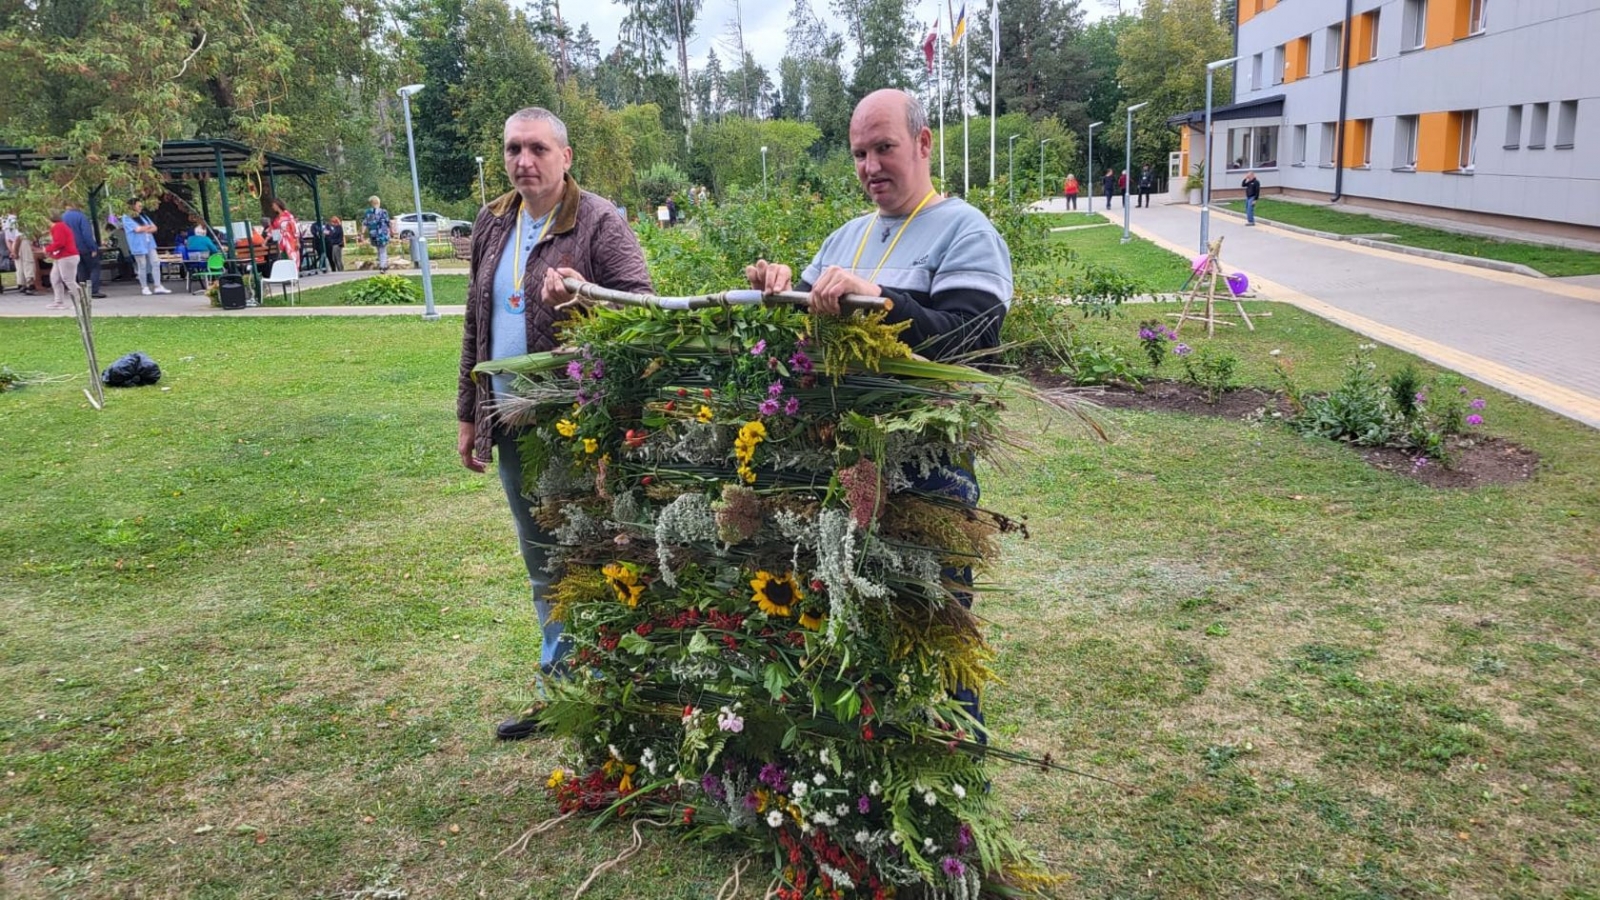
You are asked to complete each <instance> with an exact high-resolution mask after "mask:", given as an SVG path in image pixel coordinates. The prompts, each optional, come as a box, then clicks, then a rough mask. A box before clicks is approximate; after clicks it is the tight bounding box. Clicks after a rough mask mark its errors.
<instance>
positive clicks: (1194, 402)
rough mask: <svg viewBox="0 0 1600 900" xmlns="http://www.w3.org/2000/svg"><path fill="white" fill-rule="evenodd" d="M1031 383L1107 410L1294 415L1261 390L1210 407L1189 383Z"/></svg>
mask: <svg viewBox="0 0 1600 900" xmlns="http://www.w3.org/2000/svg"><path fill="white" fill-rule="evenodd" d="M1028 380H1029V381H1032V382H1033V383H1034V385H1036V386H1038V387H1041V388H1055V389H1059V388H1066V387H1071V388H1072V392H1073V395H1074V396H1078V397H1083V398H1084V399H1086V400H1092V401H1093V402H1095V403H1097V404H1099V405H1101V406H1104V407H1106V408H1107V409H1137V410H1150V411H1154V412H1173V413H1186V414H1188V415H1191V416H1218V417H1221V418H1224V419H1242V418H1244V417H1246V416H1250V415H1254V414H1255V413H1256V412H1257V411H1259V410H1262V409H1265V410H1268V411H1269V412H1270V411H1272V410H1277V411H1278V412H1281V413H1284V414H1288V413H1289V411H1290V410H1289V406H1288V401H1286V400H1285V399H1284V398H1283V397H1282V396H1280V395H1278V394H1275V393H1269V392H1267V391H1263V390H1261V389H1259V388H1241V389H1239V390H1236V391H1228V392H1227V393H1225V394H1223V395H1222V396H1220V397H1218V398H1217V402H1216V403H1208V402H1206V392H1205V391H1204V390H1202V389H1201V388H1199V387H1197V386H1195V385H1192V384H1190V383H1188V382H1186V381H1147V382H1145V383H1144V387H1143V389H1142V390H1136V389H1134V388H1130V387H1127V386H1125V385H1095V386H1093V387H1075V386H1073V383H1072V377H1071V376H1070V375H1055V374H1051V373H1048V372H1030V373H1029V374H1028Z"/></svg>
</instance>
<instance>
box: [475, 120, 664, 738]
mask: <svg viewBox="0 0 1600 900" xmlns="http://www.w3.org/2000/svg"><path fill="white" fill-rule="evenodd" d="M503 149H504V151H505V164H506V177H507V178H509V179H510V180H511V185H512V190H511V191H510V192H509V193H507V194H505V195H504V196H501V197H497V198H495V200H494V201H492V202H491V203H489V204H488V205H487V206H485V207H484V208H483V209H482V210H481V211H479V213H478V219H477V221H476V222H475V223H474V224H473V227H472V256H471V266H472V269H471V275H470V277H469V283H468V286H467V321H466V329H465V331H464V333H463V334H462V337H461V371H460V374H459V377H458V378H457V388H456V419H457V421H458V422H459V433H458V437H457V441H456V450H457V452H458V453H460V454H461V463H462V465H464V466H466V467H467V468H469V469H471V470H472V471H474V472H482V471H484V470H485V468H486V466H487V464H488V463H489V462H490V461H491V460H492V459H493V458H494V457H498V460H497V467H498V469H499V474H500V485H501V487H503V488H504V489H505V493H506V500H507V501H508V502H509V503H510V504H511V514H512V518H513V519H514V520H515V522H516V527H517V543H518V546H519V547H520V548H521V550H522V561H523V563H524V564H525V565H526V566H527V569H528V580H529V582H530V583H531V585H532V588H533V605H534V610H535V611H536V612H537V614H538V616H539V625H540V627H541V628H542V630H543V635H542V639H541V647H540V654H539V665H540V669H541V670H542V671H543V672H544V673H545V674H546V675H550V674H559V671H560V667H561V663H562V658H563V657H564V656H565V655H566V651H567V642H566V641H564V640H563V639H562V634H561V623H560V622H554V621H551V619H550V604H549V603H548V602H547V601H546V600H545V593H546V591H547V590H548V589H549V586H550V583H551V581H552V580H553V577H552V575H551V574H550V573H549V572H547V571H546V570H545V566H546V564H547V563H548V561H549V560H548V554H547V551H546V548H547V547H549V546H550V545H551V544H554V543H555V540H554V538H552V537H551V536H550V535H549V534H548V533H546V532H545V531H544V529H542V528H540V527H539V525H538V523H537V522H535V521H534V519H533V515H532V500H531V499H530V498H529V497H528V496H527V495H525V494H524V493H523V492H522V460H521V458H520V457H519V455H518V453H517V436H518V429H517V427H516V426H515V425H509V424H507V423H503V422H499V421H496V418H495V415H494V412H493V403H494V395H495V394H497V393H505V392H506V391H507V390H508V389H509V387H510V380H509V379H508V378H506V377H504V376H495V378H494V379H492V380H491V381H490V382H489V383H479V382H477V381H474V380H473V377H472V368H473V367H474V366H476V365H477V364H478V363H480V362H482V361H484V360H487V359H504V358H506V357H508V356H520V355H522V354H524V353H538V352H540V351H543V350H551V349H554V347H555V346H556V332H555V329H556V323H557V322H559V321H560V320H561V319H562V318H563V317H564V316H565V315H566V314H565V312H563V311H561V310H559V309H557V307H559V306H561V305H563V304H565V303H568V302H569V301H571V300H572V299H573V297H572V294H571V293H570V292H568V291H567V290H566V288H565V287H564V286H563V285H562V283H561V280H562V278H564V277H570V278H578V279H582V280H584V281H591V282H594V283H596V284H599V285H601V286H602V287H608V288H615V289H618V290H624V291H632V292H635V293H652V291H651V287H650V273H649V272H648V271H647V270H646V268H645V262H644V252H643V251H642V250H641V249H640V248H639V241H638V239H637V238H636V237H634V234H633V231H632V229H630V228H629V227H628V223H626V222H624V221H623V220H622V217H621V216H620V215H618V214H617V209H616V206H615V205H613V204H612V203H611V201H609V200H606V199H604V198H603V197H598V196H596V195H594V194H591V193H589V192H588V191H585V190H581V189H580V188H579V187H578V182H577V181H575V180H573V178H572V176H571V175H570V174H569V173H568V170H569V169H570V168H571V167H572V147H571V146H570V145H569V144H568V143H567V126H566V125H565V124H564V123H563V122H562V121H561V120H560V119H559V118H557V117H556V116H555V114H554V113H551V112H550V111H549V110H545V109H540V108H539V107H529V108H527V109H523V110H519V111H518V112H516V113H515V114H513V115H512V116H511V118H509V119H507V120H506V127H505V141H504V148H503ZM491 448H493V456H491ZM536 730H537V725H536V724H535V722H534V721H533V719H532V718H516V719H508V720H506V721H505V722H502V723H500V726H499V728H497V729H496V732H495V733H496V735H497V736H498V737H499V738H500V739H502V740H519V739H521V738H525V737H528V736H530V735H532V734H533V733H534V732H535V731H536Z"/></svg>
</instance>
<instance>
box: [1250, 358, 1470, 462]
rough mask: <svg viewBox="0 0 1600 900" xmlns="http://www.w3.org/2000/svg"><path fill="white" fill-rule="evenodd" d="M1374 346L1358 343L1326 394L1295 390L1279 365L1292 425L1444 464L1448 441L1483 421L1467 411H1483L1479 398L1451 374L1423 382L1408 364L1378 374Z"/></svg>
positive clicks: (1315, 433)
mask: <svg viewBox="0 0 1600 900" xmlns="http://www.w3.org/2000/svg"><path fill="white" fill-rule="evenodd" d="M1375 347H1376V345H1375V344H1361V345H1359V346H1358V347H1357V348H1356V353H1355V355H1354V356H1352V357H1351V358H1350V361H1349V362H1347V363H1346V364H1345V370H1344V380H1343V381H1341V382H1340V383H1339V386H1338V387H1336V388H1334V389H1333V390H1332V391H1329V392H1328V394H1327V395H1326V396H1313V395H1308V394H1304V393H1301V392H1300V390H1299V389H1298V387H1297V386H1296V385H1294V384H1293V382H1292V380H1291V379H1289V378H1288V376H1287V372H1288V368H1287V364H1285V363H1280V364H1279V365H1278V371H1279V375H1280V376H1281V377H1283V378H1284V383H1285V386H1286V387H1287V389H1288V391H1289V395H1290V398H1291V400H1293V401H1294V402H1295V403H1296V405H1297V406H1298V407H1299V408H1300V412H1299V413H1298V414H1297V415H1296V416H1295V418H1294V419H1293V420H1292V424H1293V425H1294V427H1295V428H1296V429H1297V430H1299V431H1300V432H1301V433H1302V434H1310V435H1316V436H1318V437H1325V438H1329V439H1331V440H1336V441H1345V442H1347V443H1351V444H1355V445H1357V446H1361V447H1395V448H1398V449H1401V450H1410V451H1415V452H1416V453H1417V454H1418V456H1419V458H1421V457H1431V458H1433V459H1438V460H1441V461H1444V462H1445V463H1447V464H1448V462H1449V452H1448V451H1449V444H1448V439H1449V438H1450V437H1451V436H1453V435H1457V434H1461V433H1462V432H1464V431H1465V430H1466V429H1467V428H1470V427H1476V426H1478V425H1481V424H1483V417H1482V416H1481V415H1479V414H1478V413H1477V412H1473V413H1472V414H1470V415H1469V414H1468V412H1467V410H1468V409H1469V408H1470V409H1472V410H1481V409H1483V408H1484V406H1485V403H1484V401H1483V400H1482V399H1481V398H1474V399H1473V400H1472V401H1471V402H1470V403H1468V401H1467V399H1466V397H1467V388H1466V386H1465V385H1464V384H1463V383H1462V381H1461V379H1460V378H1458V377H1456V376H1455V375H1451V374H1449V373H1440V374H1438V375H1435V376H1434V377H1433V378H1432V379H1431V380H1428V381H1424V380H1423V378H1422V376H1421V374H1420V373H1419V372H1418V371H1417V370H1416V367H1415V366H1414V365H1412V364H1411V363H1407V364H1406V366H1405V367H1404V368H1402V369H1401V370H1400V371H1398V372H1396V373H1394V374H1393V375H1390V376H1389V377H1388V378H1384V377H1383V376H1381V375H1380V374H1379V373H1378V366H1377V363H1375V362H1373V361H1372V360H1371V358H1370V357H1371V351H1372V350H1373V349H1375Z"/></svg>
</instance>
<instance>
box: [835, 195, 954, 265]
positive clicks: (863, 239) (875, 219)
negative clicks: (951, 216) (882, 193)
mask: <svg viewBox="0 0 1600 900" xmlns="http://www.w3.org/2000/svg"><path fill="white" fill-rule="evenodd" d="M933 195H934V192H933V191H929V192H928V195H927V196H926V197H923V198H922V202H921V203H918V204H917V208H916V209H913V210H912V211H911V215H909V216H906V220H905V221H904V222H902V223H901V224H900V230H899V231H896V232H895V233H894V240H892V241H890V242H889V249H887V250H885V251H883V256H882V257H881V258H880V259H879V260H878V266H877V268H875V269H873V270H872V274H871V275H868V276H867V280H868V281H875V280H877V277H878V272H879V271H881V270H882V269H883V264H884V263H886V262H888V261H889V254H891V253H893V252H894V247H895V245H896V244H898V243H900V236H901V235H903V234H905V233H906V229H907V228H910V227H911V220H912V219H915V218H916V217H917V213H919V212H922V208H923V207H924V206H927V205H928V201H929V200H932V199H933ZM877 227H878V214H877V213H873V214H872V224H871V225H868V226H867V230H866V231H865V232H863V233H862V235H861V246H859V247H857V248H856V258H855V259H852V260H850V271H852V272H854V271H856V266H857V265H859V264H860V262H861V254H862V252H863V251H865V250H866V249H867V238H869V237H871V236H872V232H873V230H874V229H876V228H877Z"/></svg>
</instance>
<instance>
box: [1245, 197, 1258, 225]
mask: <svg viewBox="0 0 1600 900" xmlns="http://www.w3.org/2000/svg"><path fill="white" fill-rule="evenodd" d="M1244 220H1245V221H1246V222H1248V223H1250V224H1251V225H1254V224H1255V223H1256V198H1254V197H1246V198H1244Z"/></svg>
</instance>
